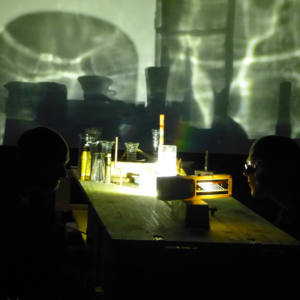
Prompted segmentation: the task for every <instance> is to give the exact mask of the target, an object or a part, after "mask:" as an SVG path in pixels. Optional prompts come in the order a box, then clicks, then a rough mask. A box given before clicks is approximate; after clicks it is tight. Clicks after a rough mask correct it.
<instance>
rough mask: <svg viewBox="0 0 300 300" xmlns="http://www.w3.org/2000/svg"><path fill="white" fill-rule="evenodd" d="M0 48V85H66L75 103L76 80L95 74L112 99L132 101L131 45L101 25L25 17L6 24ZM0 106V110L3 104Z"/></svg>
mask: <svg viewBox="0 0 300 300" xmlns="http://www.w3.org/2000/svg"><path fill="white" fill-rule="evenodd" d="M0 48H1V55H0V85H1V86H4V85H5V84H7V83H8V82H12V81H17V82H32V83H36V82H59V83H60V84H63V85H65V86H66V88H67V93H68V95H67V98H68V99H74V100H79V99H82V98H83V95H82V94H83V93H82V89H81V86H80V84H79V82H78V81H77V78H78V77H79V76H81V75H101V76H109V77H110V78H111V79H113V81H114V85H113V87H112V88H113V90H114V91H115V92H114V94H113V96H114V97H117V98H120V99H122V100H123V101H124V102H127V103H134V102H135V98H136V88H137V68H138V58H137V52H136V48H135V45H134V44H133V42H132V41H131V39H130V38H129V37H128V36H127V35H126V34H125V33H124V32H123V31H122V30H121V29H119V28H117V27H116V26H115V25H113V24H110V23H109V22H107V21H103V20H100V19H96V18H93V17H89V16H84V15H78V14H72V13H61V12H39V13H32V14H27V15H24V16H21V17H19V18H17V19H15V20H13V21H11V22H10V23H9V24H7V25H6V27H5V29H4V31H3V32H2V34H1V35H0ZM20 101H21V100H20ZM0 102H2V103H1V104H2V105H1V106H0V107H3V106H4V104H3V102H4V100H3V99H0ZM32 114H34V113H33V112H32ZM53 118H55V116H53ZM81 118H84V116H81ZM32 120H33V119H31V121H32ZM24 129H26V128H24Z"/></svg>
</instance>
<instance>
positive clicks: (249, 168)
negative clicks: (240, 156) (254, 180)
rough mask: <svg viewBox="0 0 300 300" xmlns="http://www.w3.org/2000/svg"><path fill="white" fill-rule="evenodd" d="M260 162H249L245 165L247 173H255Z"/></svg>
mask: <svg viewBox="0 0 300 300" xmlns="http://www.w3.org/2000/svg"><path fill="white" fill-rule="evenodd" d="M259 162H260V160H249V161H248V163H246V164H245V171H246V172H248V173H253V172H254V171H255V169H256V168H257V165H258V164H259Z"/></svg>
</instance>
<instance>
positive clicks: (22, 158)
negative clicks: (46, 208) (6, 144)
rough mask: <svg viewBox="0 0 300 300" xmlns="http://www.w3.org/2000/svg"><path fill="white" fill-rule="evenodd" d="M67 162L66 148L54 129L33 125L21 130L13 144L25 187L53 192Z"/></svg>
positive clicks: (64, 174) (63, 174)
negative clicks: (32, 127) (15, 144)
mask: <svg viewBox="0 0 300 300" xmlns="http://www.w3.org/2000/svg"><path fill="white" fill-rule="evenodd" d="M68 161H69V148H68V145H67V143H66V142H65V140H64V139H63V138H62V137H61V136H60V135H59V134H58V133H57V132H56V131H54V130H52V129H50V128H47V127H37V128H34V129H30V130H28V131H26V132H24V133H23V134H22V135H21V137H20V138H19V141H18V144H17V164H18V168H20V171H21V172H20V173H21V174H22V175H21V176H22V177H23V178H20V180H21V182H24V183H25V187H24V188H25V189H26V188H27V189H32V188H39V189H42V190H44V191H48V192H51V191H54V190H55V189H56V188H57V187H58V184H59V180H60V178H62V177H66V169H65V166H66V164H67V163H68Z"/></svg>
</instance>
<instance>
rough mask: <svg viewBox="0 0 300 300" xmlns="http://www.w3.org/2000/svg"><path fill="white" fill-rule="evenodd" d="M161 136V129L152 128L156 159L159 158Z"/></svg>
mask: <svg viewBox="0 0 300 300" xmlns="http://www.w3.org/2000/svg"><path fill="white" fill-rule="evenodd" d="M159 137H160V133H159V129H152V143H153V156H154V159H155V160H157V156H158V145H159Z"/></svg>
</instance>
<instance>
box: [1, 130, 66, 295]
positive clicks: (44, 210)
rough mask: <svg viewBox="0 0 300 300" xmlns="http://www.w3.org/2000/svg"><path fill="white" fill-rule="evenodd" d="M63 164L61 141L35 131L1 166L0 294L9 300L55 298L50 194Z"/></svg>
mask: <svg viewBox="0 0 300 300" xmlns="http://www.w3.org/2000/svg"><path fill="white" fill-rule="evenodd" d="M68 161H69V149H68V146H67V144H66V142H65V141H64V139H63V138H62V137H61V136H60V135H59V134H58V133H57V132H55V131H53V130H51V129H49V128H46V127H37V128H34V129H31V130H28V131H26V132H24V133H23V134H22V135H21V137H20V139H19V141H18V144H17V154H16V158H15V161H13V162H9V163H7V164H6V168H5V169H3V168H1V169H2V170H1V174H2V175H4V176H2V177H5V178H3V179H2V180H1V181H2V184H3V185H2V188H1V228H2V231H4V236H3V238H2V242H1V245H0V247H1V253H2V254H1V260H2V261H1V266H3V267H2V269H1V271H0V272H1V276H2V277H4V278H5V280H4V281H2V283H3V287H4V288H3V289H1V291H5V290H6V293H9V295H8V296H10V297H12V296H16V297H19V295H21V296H23V298H22V297H21V299H24V298H25V299H27V298H29V299H51V298H52V299H55V298H53V297H54V296H58V295H57V294H58V292H59V286H60V282H59V281H60V274H61V269H60V268H61V265H62V259H63V245H62V242H61V240H60V239H59V237H58V235H57V232H56V227H55V223H54V217H55V210H54V209H55V203H54V197H53V193H52V192H53V191H55V190H56V189H57V187H58V185H59V180H60V179H61V178H62V177H66V170H65V166H66V164H67V163H68ZM0 284H1V283H0ZM14 293H15V294H14ZM55 294H56V295H55ZM0 295H1V294H0ZM4 296H5V295H4ZM6 296H7V295H6ZM26 297H27V298H26Z"/></svg>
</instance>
